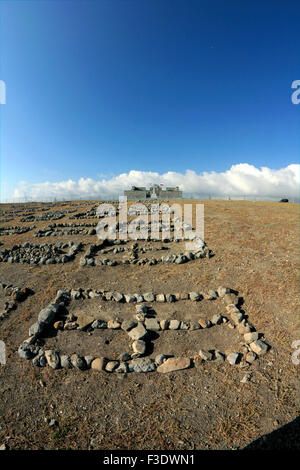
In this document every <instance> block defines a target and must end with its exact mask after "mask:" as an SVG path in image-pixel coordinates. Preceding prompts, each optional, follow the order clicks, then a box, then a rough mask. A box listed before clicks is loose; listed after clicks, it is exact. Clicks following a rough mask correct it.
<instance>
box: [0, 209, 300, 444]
mask: <svg viewBox="0 0 300 470" xmlns="http://www.w3.org/2000/svg"><path fill="white" fill-rule="evenodd" d="M188 202H189V201H184V203H188ZM190 202H191V203H193V204H196V203H197V202H199V203H204V210H205V241H206V243H207V245H208V247H209V248H210V249H211V250H212V252H213V254H214V256H212V257H211V258H204V259H196V260H193V261H190V262H188V263H184V264H178V265H177V264H174V263H173V264H167V263H159V264H157V265H154V266H149V265H144V266H143V265H142V266H137V265H132V264H130V265H120V266H115V267H111V266H107V265H103V266H83V267H82V266H80V265H79V259H80V256H81V254H80V253H78V254H77V255H76V257H75V260H74V261H71V262H68V263H66V264H64V265H62V264H51V265H34V264H32V265H31V264H21V263H12V264H11V263H1V264H0V269H1V278H2V282H3V283H5V284H12V285H14V286H18V287H21V288H24V287H29V288H30V289H32V290H33V292H34V294H33V295H31V296H29V297H27V299H26V300H24V301H23V302H20V303H18V305H17V308H16V309H15V310H12V311H11V312H9V314H8V315H7V316H6V317H5V318H4V319H2V320H0V339H1V340H2V341H4V342H5V344H6V348H7V362H6V364H5V365H2V366H0V393H1V403H0V445H5V446H6V448H7V449H32V450H34V449H145V450H147V449H161V450H164V449H178V450H180V449H182V450H183V449H186V450H188V449H210V450H212V449H243V448H247V447H249V448H273V449H278V448H283V447H284V448H296V447H298V448H299V443H298V442H297V440H299V421H298V419H297V417H298V411H299V365H298V366H297V365H296V364H294V363H293V361H292V354H293V352H294V350H293V348H292V342H293V341H295V340H297V339H299V278H298V267H299V266H298V265H299V207H298V205H296V204H291V203H287V204H280V203H270V202H248V201H190ZM94 205H95V203H94V202H86V205H81V206H76V205H75V203H74V202H72V203H69V205H63V206H61V207H60V205H59V203H56V205H53V206H51V205H49V211H45V212H41V211H39V210H37V211H36V212H34V215H37V214H42V213H43V214H47V212H51V211H53V210H60V209H62V210H66V209H70V208H72V207H73V208H75V209H76V211H77V212H81V211H86V210H87V209H88V208H89V207H92V206H94ZM40 207H41V204H39V203H36V204H21V205H17V204H14V205H12V204H10V205H9V204H6V205H2V215H1V218H2V223H1V226H2V227H5V226H16V225H18V226H22V225H35V226H36V228H35V229H32V230H30V231H28V232H26V233H23V234H12V235H4V236H1V237H0V241H1V242H2V243H3V245H2V246H0V250H3V249H4V248H7V249H9V248H11V247H12V246H13V245H15V244H21V243H24V242H27V241H29V242H33V243H39V244H41V243H57V242H58V241H68V240H71V239H72V240H73V241H74V242H79V241H81V242H82V243H85V244H91V243H97V241H98V239H97V237H96V235H94V236H90V235H82V236H81V235H72V236H70V237H69V238H68V237H67V236H62V237H48V238H36V237H34V236H33V234H34V232H35V231H36V230H38V229H41V228H43V227H46V226H48V225H49V224H51V223H54V222H57V223H63V222H70V223H71V222H76V220H70V219H69V216H70V215H73V213H71V214H66V215H65V217H64V218H62V219H60V220H54V221H47V220H44V221H38V222H34V221H33V222H26V223H25V222H24V223H22V222H20V219H21V218H22V217H24V210H25V209H26V211H29V210H30V209H31V208H37V209H39V208H40ZM16 210H17V211H21V212H16ZM6 211H12V213H11V214H8V213H7V212H6ZM8 216H9V218H11V220H9V221H7V222H3V220H4V219H5V218H6V217H8ZM95 220H97V219H84V220H82V219H80V220H79V222H83V221H86V222H93V221H95ZM162 254H163V253H162ZM219 286H225V287H229V288H231V289H233V290H234V291H237V292H238V295H239V296H240V297H241V298H242V308H243V311H244V312H245V314H246V316H247V317H248V319H249V321H250V322H251V323H253V325H254V326H255V327H256V329H257V331H259V332H262V333H263V334H264V337H265V339H266V342H267V343H268V344H269V345H270V346H271V349H270V350H269V352H268V353H267V354H266V355H264V356H261V357H259V359H257V360H256V361H255V362H254V363H253V364H252V365H251V366H250V367H249V368H248V369H242V368H241V367H239V365H234V366H232V365H230V364H229V363H228V362H225V363H217V362H214V361H211V362H204V363H203V364H201V366H200V367H197V368H190V369H186V370H181V371H176V372H171V373H169V374H160V373H158V372H152V373H144V374H143V373H134V372H133V373H128V374H127V375H126V374H114V373H108V372H104V371H94V370H86V371H78V370H75V369H70V370H65V369H58V370H52V369H51V368H49V367H44V368H38V367H34V366H33V365H32V363H31V361H30V360H29V361H26V360H24V359H21V358H20V357H19V355H18V353H17V350H18V347H19V345H20V343H21V342H22V341H23V340H24V339H26V338H27V335H28V333H27V332H28V328H29V326H30V325H31V324H32V323H34V322H35V321H36V318H37V315H38V313H39V311H40V310H41V309H42V308H43V307H45V306H46V305H47V304H48V303H49V302H51V301H53V299H54V298H55V295H56V291H57V290H58V289H72V288H77V287H82V288H92V289H100V290H109V291H119V292H131V293H135V292H137V293H145V292H155V293H159V292H163V293H169V292H171V293H172V292H191V291H199V290H202V289H203V290H208V289H217V288H218V287H219ZM3 301H4V297H2V300H1V302H3ZM88 302H89V303H88ZM93 302H94V300H91V301H90V300H87V301H82V302H79V303H78V304H76V306H74V307H73V308H76V309H77V311H78V310H81V309H82V311H85V312H86V313H89V311H92V309H93V308H95V309H97V306H95V307H93ZM129 305H130V304H126V305H124V307H122V305H118V307H116V306H114V307H107V309H109V308H112V309H115V310H114V311H112V312H111V313H112V314H116V315H117V314H120V315H122V314H123V313H124V315H125V316H126V315H128V318H129V317H130V315H132V313H134V311H132V312H131V311H130V309H129ZM220 308H221V307H220V306H219V304H215V305H214V304H213V306H211V304H209V303H208V302H205V301H203V302H199V305H198V303H197V305H196V306H195V305H192V306H191V305H190V304H188V303H187V302H186V303H185V302H184V301H182V302H178V305H177V304H168V305H165V304H164V305H161V306H157V308H156V310H157V315H158V316H160V317H161V318H167V317H170V316H172V315H175V316H176V318H178V317H180V319H182V320H187V321H189V320H194V319H196V318H197V315H203V316H204V317H205V316H206V315H207V316H208V317H210V316H211V314H213V313H219V310H218V309H220ZM126 309H127V310H126ZM197 309H198V310H197ZM221 328H224V330H221ZM210 330H211V331H210ZM212 330H213V329H207V330H202V331H201V330H200V331H199V336H197V339H195V342H196V343H197V345H196V346H197V347H198V348H199V347H200V346H201V347H202V346H203V347H205V348H211V347H214V346H218V347H219V348H220V349H221V347H224V348H225V349H226V348H227V347H228V346H229V345H232V344H233V345H236V344H238V338H237V336H236V332H235V330H232V331H231V330H229V329H228V328H226V327H225V326H224V327H223V326H220V331H219V330H218V331H216V332H213V331H212ZM64 334H65V332H62V333H61V334H58V335H57V336H56V337H52V338H49V345H51V347H53V348H58V349H59V347H60V346H62V345H63V347H64V348H65V350H66V351H69V352H70V353H72V348H74V345H76V346H77V348H80V351H81V353H82V354H95V355H96V354H97V352H98V353H99V351H98V350H100V349H101V354H104V355H105V354H111V355H113V354H120V353H121V352H123V351H124V347H126V346H125V343H124V341H125V342H126V341H127V339H124V337H123V336H124V335H125V333H124V335H123V336H122V334H123V332H120V335H119V337H118V336H116V333H114V334H113V333H112V332H109V331H106V332H105V334H104V335H102V336H101V335H100V334H98V335H96V334H94V335H87V334H86V333H83V332H81V331H71V332H69V333H67V334H68V335H69V336H68V337H67V336H64ZM193 334H194V333H192V335H193ZM158 336H159V337H158V338H157V339H156V340H155V341H154V343H155V346H154V347H155V351H156V353H164V352H165V353H168V354H174V355H184V354H191V353H192V351H193V347H194V345H193V338H196V336H187V334H186V333H185V332H181V331H178V332H162V333H161V334H160V335H158ZM123 343H124V344H123ZM153 354H154V353H153ZM246 373H249V374H250V376H251V378H250V380H249V381H248V382H246V383H242V382H241V380H242V378H243V377H244V376H245V374H246ZM51 419H54V420H55V422H56V423H55V425H54V426H49V420H51Z"/></svg>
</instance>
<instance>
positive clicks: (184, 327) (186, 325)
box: [180, 321, 190, 330]
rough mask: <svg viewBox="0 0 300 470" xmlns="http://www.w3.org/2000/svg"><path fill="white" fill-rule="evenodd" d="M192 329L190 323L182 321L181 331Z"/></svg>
mask: <svg viewBox="0 0 300 470" xmlns="http://www.w3.org/2000/svg"><path fill="white" fill-rule="evenodd" d="M189 328H190V323H189V322H186V321H182V322H181V323H180V329H181V330H188V329H189Z"/></svg>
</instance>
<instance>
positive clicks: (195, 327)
mask: <svg viewBox="0 0 300 470" xmlns="http://www.w3.org/2000/svg"><path fill="white" fill-rule="evenodd" d="M199 328H200V325H199V323H197V322H195V321H191V322H190V330H199Z"/></svg>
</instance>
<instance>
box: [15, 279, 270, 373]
mask: <svg viewBox="0 0 300 470" xmlns="http://www.w3.org/2000/svg"><path fill="white" fill-rule="evenodd" d="M221 289H222V293H224V296H222V297H223V298H224V299H225V298H226V295H229V292H227V289H226V288H219V291H220V292H221ZM70 298H71V296H70V292H69V291H58V293H57V297H56V299H55V301H54V303H51V304H50V305H49V306H48V307H47V308H46V309H43V310H42V311H41V312H40V313H39V316H38V322H37V323H36V324H34V325H32V327H31V328H30V330H29V335H30V337H29V338H28V339H27V340H26V341H24V342H23V343H22V344H21V345H20V347H19V349H18V353H19V355H20V356H21V357H22V358H25V359H32V361H33V364H34V365H36V366H40V367H44V366H46V365H47V364H48V365H49V366H50V367H51V368H53V369H57V368H60V367H63V368H70V367H75V368H77V369H86V368H89V367H91V368H92V369H99V370H106V371H107V372H113V371H116V372H123V373H125V372H131V371H134V372H150V371H153V370H156V369H157V371H158V372H171V371H172V370H179V369H185V368H188V367H191V366H193V365H194V366H197V365H199V364H200V363H202V362H203V361H211V360H216V361H225V358H226V359H227V361H228V362H229V363H230V364H232V365H233V364H237V363H240V365H241V366H245V365H249V364H251V363H252V362H253V361H254V360H255V359H256V357H257V355H262V354H265V353H266V352H267V350H268V348H269V346H268V345H267V344H266V343H265V342H263V341H262V340H260V339H259V334H258V333H257V332H256V331H252V330H254V328H253V326H252V325H250V324H248V323H247V322H246V320H245V319H243V315H242V313H241V312H240V311H239V310H238V308H237V307H236V304H233V303H231V304H227V305H226V310H227V312H229V313H230V316H231V319H232V320H233V322H234V323H235V324H236V325H238V327H240V326H242V329H239V332H240V333H244V341H245V345H244V346H245V348H246V350H245V354H246V356H245V360H243V361H241V356H242V355H241V354H240V353H239V352H236V351H231V352H227V354H224V353H222V352H221V351H214V350H210V351H204V350H200V351H199V352H198V354H196V355H195V356H194V357H193V358H186V357H177V358H174V357H170V356H167V355H162V354H161V355H159V356H157V357H156V358H155V360H153V359H151V358H145V357H140V356H142V355H143V354H145V352H146V349H147V343H146V340H147V338H148V331H153V330H154V331H155V330H156V331H157V330H160V329H167V328H169V329H178V328H179V327H180V328H181V329H188V328H189V327H190V326H191V323H195V324H196V322H189V323H188V322H181V321H179V320H169V321H168V320H165V321H161V322H158V321H157V320H156V319H153V318H152V319H151V318H146V316H147V311H148V307H146V306H145V305H137V306H136V309H137V313H136V320H137V321H138V323H137V324H136V322H133V321H132V320H126V321H124V322H122V323H120V322H119V321H117V320H110V321H109V322H107V323H106V322H104V321H103V320H99V319H98V320H95V321H93V318H88V319H87V321H86V320H85V323H82V324H79V325H77V326H76V328H78V327H79V328H80V329H85V328H86V327H89V326H91V328H92V329H93V328H105V327H108V328H112V329H118V328H122V329H123V330H124V331H126V332H127V333H128V335H129V337H130V338H131V339H132V340H133V343H132V345H131V347H132V349H133V354H129V353H128V352H126V353H123V354H122V355H121V356H120V358H119V361H116V360H109V359H106V358H94V357H93V356H86V357H81V356H79V355H77V354H73V355H72V356H71V357H70V356H68V355H66V354H61V353H58V352H57V351H54V350H45V349H44V348H42V347H40V345H39V344H38V342H39V337H40V336H41V334H42V332H43V330H44V329H45V328H46V327H47V326H49V325H50V324H52V323H53V322H54V320H55V317H56V315H57V312H58V311H59V308H60V307H63V306H65V305H67V304H68V303H69V301H70ZM228 301H229V299H228V298H227V302H228ZM225 304H226V301H225ZM238 313H239V314H238ZM72 320H73V319H71V321H70V323H72ZM214 321H215V324H219V323H221V322H222V321H223V317H222V316H220V315H219V316H218V315H216V316H215V318H214ZM226 321H227V320H225V322H226ZM172 322H173V323H172ZM243 322H244V324H242V323H243ZM58 323H59V322H56V325H55V326H56V327H57V328H59V325H58ZM207 326H209V325H207V324H205V325H204V327H207ZM196 328H198V327H196ZM199 328H201V324H200V323H199ZM191 329H195V327H194V325H193V326H192V328H191ZM245 331H246V332H245Z"/></svg>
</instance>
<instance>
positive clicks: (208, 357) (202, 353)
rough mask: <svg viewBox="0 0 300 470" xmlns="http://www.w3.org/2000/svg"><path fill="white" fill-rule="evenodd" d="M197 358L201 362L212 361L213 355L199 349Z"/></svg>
mask: <svg viewBox="0 0 300 470" xmlns="http://www.w3.org/2000/svg"><path fill="white" fill-rule="evenodd" d="M199 356H200V357H201V359H202V360H203V361H212V359H213V353H212V352H211V351H205V350H204V349H200V351H199Z"/></svg>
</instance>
